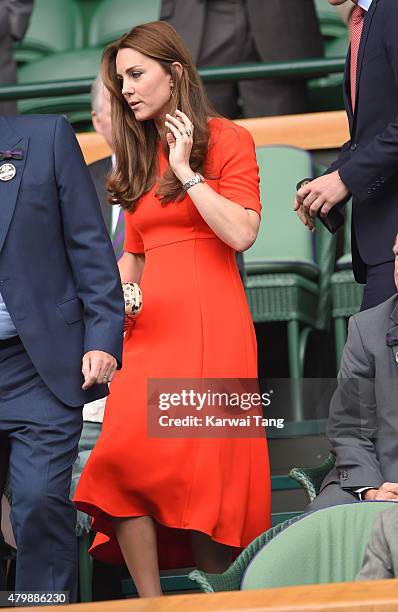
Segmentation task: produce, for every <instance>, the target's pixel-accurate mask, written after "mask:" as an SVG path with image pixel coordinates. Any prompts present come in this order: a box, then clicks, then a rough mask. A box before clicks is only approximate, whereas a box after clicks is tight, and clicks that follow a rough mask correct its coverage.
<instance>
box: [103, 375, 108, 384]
mask: <svg viewBox="0 0 398 612" xmlns="http://www.w3.org/2000/svg"><path fill="white" fill-rule="evenodd" d="M103 380H104V383H108V382H109V376H108V374H104V378H103Z"/></svg>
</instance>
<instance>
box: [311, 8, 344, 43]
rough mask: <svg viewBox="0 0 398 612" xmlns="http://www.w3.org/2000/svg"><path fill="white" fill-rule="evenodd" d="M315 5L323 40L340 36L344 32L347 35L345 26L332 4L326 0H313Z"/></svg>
mask: <svg viewBox="0 0 398 612" xmlns="http://www.w3.org/2000/svg"><path fill="white" fill-rule="evenodd" d="M315 7H316V12H317V15H318V19H319V24H320V28H321V33H322V36H323V38H324V39H325V42H327V41H328V40H330V39H333V38H340V36H341V35H343V34H344V33H345V34H346V35H347V26H346V25H345V23H344V22H343V21H342V20H341V19H340V15H339V14H338V12H337V11H336V9H335V7H334V6H331V5H330V4H329V3H328V2H327V0H315Z"/></svg>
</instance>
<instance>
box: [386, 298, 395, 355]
mask: <svg viewBox="0 0 398 612" xmlns="http://www.w3.org/2000/svg"><path fill="white" fill-rule="evenodd" d="M390 318H391V320H392V322H393V325H392V326H391V327H390V328H389V329H388V330H387V335H386V343H387V345H388V346H390V348H391V351H392V357H393V360H394V363H395V366H396V367H398V299H397V298H396V299H395V305H394V308H393V309H392V311H391V315H390Z"/></svg>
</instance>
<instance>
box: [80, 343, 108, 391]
mask: <svg viewBox="0 0 398 612" xmlns="http://www.w3.org/2000/svg"><path fill="white" fill-rule="evenodd" d="M116 368H117V362H116V359H115V358H114V357H113V355H109V353H105V352H104V351H89V352H88V353H86V354H85V355H84V357H83V361H82V373H83V376H84V384H83V385H82V389H83V390H84V391H86V389H89V388H90V387H92V386H93V385H95V384H103V383H108V382H110V381H111V380H112V378H113V376H114V374H115V372H116Z"/></svg>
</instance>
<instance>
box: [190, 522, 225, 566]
mask: <svg viewBox="0 0 398 612" xmlns="http://www.w3.org/2000/svg"><path fill="white" fill-rule="evenodd" d="M191 544H192V552H193V557H194V559H195V563H196V565H197V567H198V568H199V569H200V570H202V571H204V572H208V573H209V574H222V573H223V572H225V570H226V569H228V567H229V566H230V564H231V557H232V548H231V547H230V546H226V545H225V544H220V542H215V541H214V540H212V539H211V538H210V536H208V535H207V534H206V533H202V532H200V531H191Z"/></svg>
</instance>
